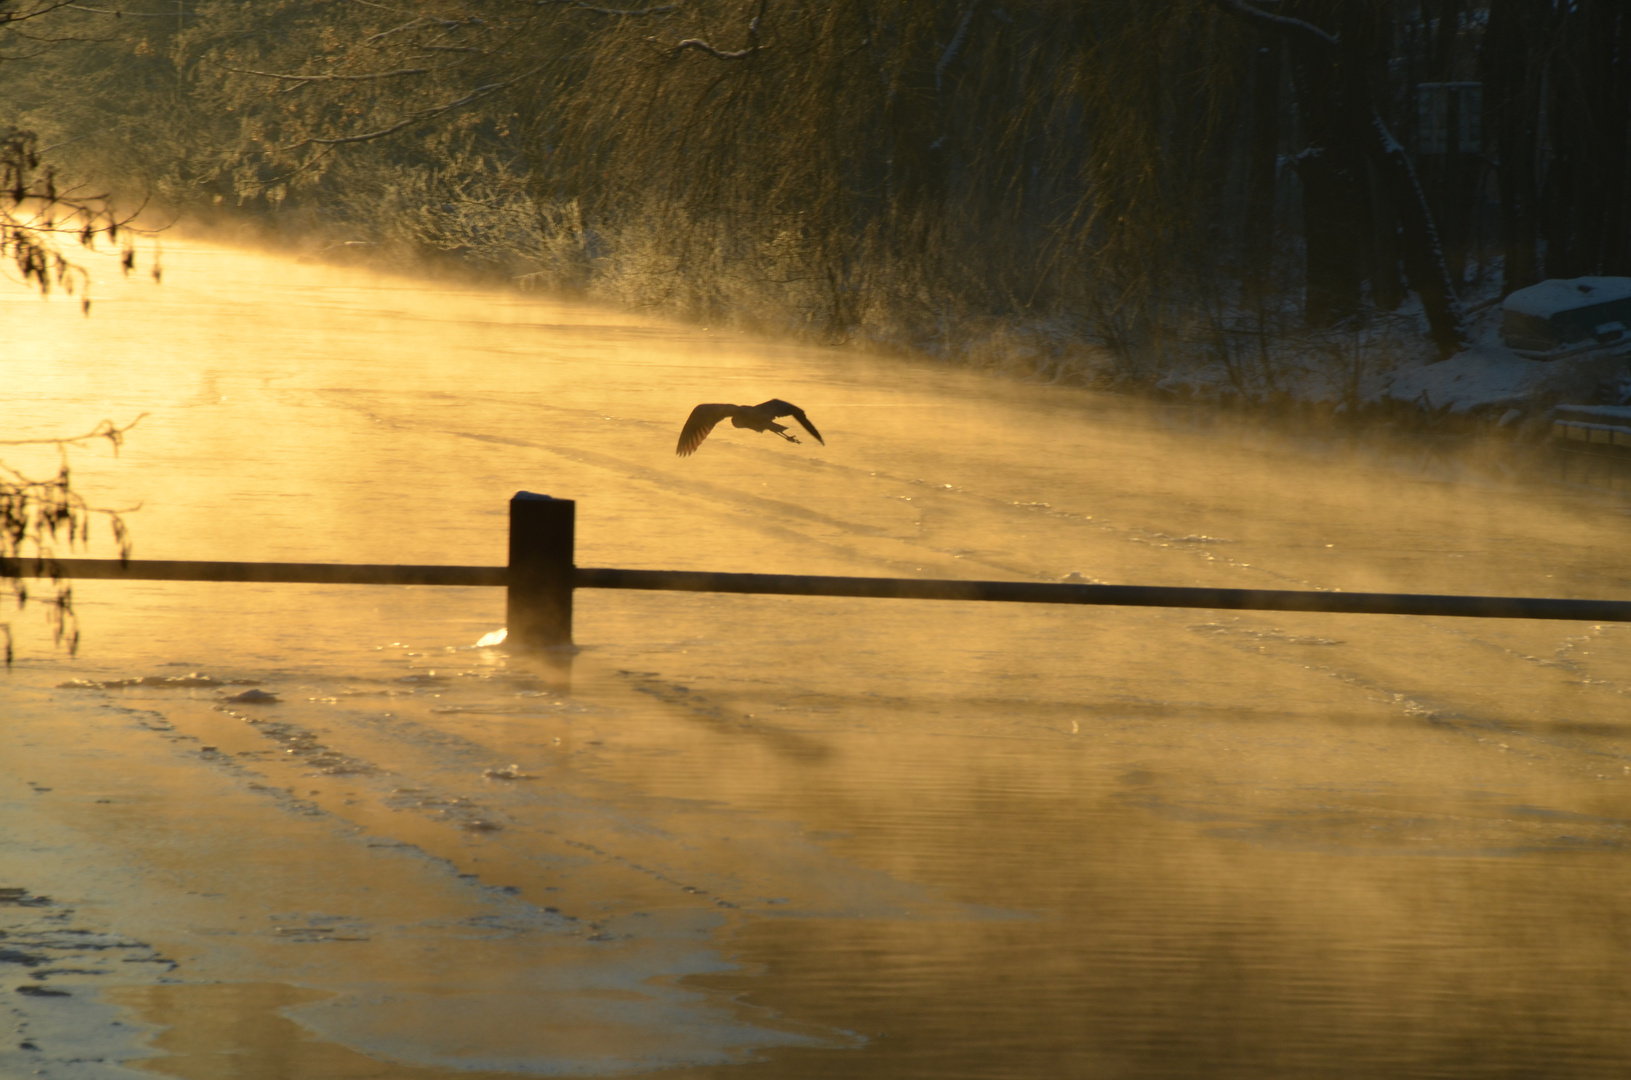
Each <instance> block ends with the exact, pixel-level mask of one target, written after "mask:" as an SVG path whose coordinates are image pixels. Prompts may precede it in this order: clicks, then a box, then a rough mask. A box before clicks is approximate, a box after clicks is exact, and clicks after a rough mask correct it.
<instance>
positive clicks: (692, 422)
mask: <svg viewBox="0 0 1631 1080" xmlns="http://www.w3.org/2000/svg"><path fill="white" fill-rule="evenodd" d="M727 416H728V417H730V419H731V426H732V427H740V428H751V429H753V430H754V431H769V432H772V433H774V434H776V435H780V436H781V437H782V438H784V439H786V440H787V441H788V442H798V438H797V437H796V436H793V435H789V434H787V425H786V424H778V423H776V418H777V417H780V416H791V417H792V418H793V419H795V420H797V421H798V422H799V425H800V426H801V427H803V428H804V430H805V431H808V432H809V433H810V434H811V435H814V436H815V440H816V442H818V443H820V444H821V445H822V446H826V445H827V440H826V439H823V438H822V437H821V432H819V431H817V430H816V429H815V425H814V424H812V423H810V418H809V417H808V416H805V415H804V410H803V409H801V408H799V407H798V406H797V405H791V404H789V403H787V402H785V401H781V400H778V399H776V398H772V399H771V400H769V401H766V402H763V403H762V404H759V405H698V406H697V407H696V408H694V409H692V410H691V415H690V416H689V417H687V418H686V421H685V427H684V428H683V429H682V430H681V431H680V442H679V445H678V446H676V447H675V448H674V453H676V454H678V455H679V456H680V457H686V456H688V455H690V454H694V453H696V449H697V447H699V446H701V445H702V440H703V439H706V438H707V437H708V432H710V431H712V430H713V429H714V425H715V424H717V423H719V422H720V421H721V420H723V419H725V418H726V417H727Z"/></svg>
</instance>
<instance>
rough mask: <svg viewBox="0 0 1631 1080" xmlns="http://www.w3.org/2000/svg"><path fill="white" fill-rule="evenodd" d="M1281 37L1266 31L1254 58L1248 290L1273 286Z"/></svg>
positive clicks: (1255, 294)
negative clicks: (1270, 282)
mask: <svg viewBox="0 0 1631 1080" xmlns="http://www.w3.org/2000/svg"><path fill="white" fill-rule="evenodd" d="M1280 50H1281V45H1280V39H1279V38H1278V37H1276V36H1274V35H1272V34H1262V35H1261V40H1260V42H1259V44H1258V47H1257V52H1256V54H1255V56H1254V57H1253V59H1252V100H1251V110H1252V111H1251V143H1250V149H1249V151H1248V152H1249V154H1250V157H1249V160H1248V162H1247V167H1246V244H1245V248H1246V294H1247V296H1248V297H1249V298H1251V300H1252V302H1253V303H1254V304H1255V303H1257V302H1259V301H1260V300H1261V299H1262V298H1263V296H1264V293H1265V292H1266V290H1267V286H1268V278H1269V273H1270V270H1271V268H1272V265H1273V259H1274V195H1275V187H1276V181H1277V179H1278V173H1279V162H1280V77H1281V75H1280Z"/></svg>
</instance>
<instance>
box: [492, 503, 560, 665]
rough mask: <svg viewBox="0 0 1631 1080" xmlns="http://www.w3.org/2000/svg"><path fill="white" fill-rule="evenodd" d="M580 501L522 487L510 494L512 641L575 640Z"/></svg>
mask: <svg viewBox="0 0 1631 1080" xmlns="http://www.w3.org/2000/svg"><path fill="white" fill-rule="evenodd" d="M576 519H577V503H575V502H573V501H572V500H571V499H552V498H550V497H549V496H548V495H534V494H533V493H532V492H530V491H518V492H516V494H515V497H514V498H513V499H511V500H510V571H509V573H510V581H509V588H508V590H507V592H508V598H507V600H506V603H505V617H504V622H505V625H506V626H507V627H508V629H509V633H508V635H507V638H506V640H507V642H508V644H509V645H510V646H511V647H519V648H535V649H536V648H550V647H553V646H560V645H571V644H572V584H573V575H574V573H575V567H574V566H573V565H572V543H573V531H574V526H575V523H576Z"/></svg>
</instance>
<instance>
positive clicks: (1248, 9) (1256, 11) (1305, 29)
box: [1213, 0, 1342, 47]
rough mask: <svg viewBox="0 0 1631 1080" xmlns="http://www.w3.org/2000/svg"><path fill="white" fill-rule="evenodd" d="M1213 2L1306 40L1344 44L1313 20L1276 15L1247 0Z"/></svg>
mask: <svg viewBox="0 0 1631 1080" xmlns="http://www.w3.org/2000/svg"><path fill="white" fill-rule="evenodd" d="M1213 3H1215V4H1217V5H1218V6H1219V7H1221V8H1223V9H1224V10H1226V11H1232V12H1234V13H1235V14H1236V15H1239V16H1241V17H1242V18H1245V19H1249V20H1250V21H1252V22H1255V23H1257V24H1258V25H1259V26H1267V27H1273V28H1274V29H1276V30H1281V31H1284V32H1285V33H1288V34H1296V35H1297V36H1299V37H1302V38H1304V39H1305V40H1311V41H1314V42H1317V43H1318V44H1319V45H1321V46H1327V47H1330V46H1337V45H1340V44H1342V41H1341V39H1340V38H1338V37H1337V36H1336V35H1335V34H1332V33H1328V32H1326V31H1324V30H1321V29H1320V28H1319V27H1317V26H1315V25H1314V24H1313V23H1311V22H1305V21H1303V20H1302V19H1293V18H1291V17H1289V16H1286V15H1274V14H1272V13H1270V12H1267V11H1264V10H1263V9H1262V8H1260V7H1256V6H1254V5H1252V4H1248V3H1246V0H1213Z"/></svg>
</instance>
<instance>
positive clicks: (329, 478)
mask: <svg viewBox="0 0 1631 1080" xmlns="http://www.w3.org/2000/svg"><path fill="white" fill-rule="evenodd" d="M98 289H99V294H98V295H99V299H98V303H97V306H96V307H95V310H94V315H93V317H92V318H90V319H88V320H87V319H84V318H82V317H81V316H80V315H79V314H78V310H77V308H76V307H74V306H73V305H72V304H71V303H66V302H55V301H54V302H50V303H46V302H42V301H40V300H38V299H35V298H32V297H28V296H27V295H25V294H22V293H20V292H18V291H16V290H13V291H12V292H11V293H9V294H7V295H5V296H4V298H3V299H4V303H5V305H6V314H7V324H8V332H9V334H10V341H9V342H8V351H7V353H6V358H5V360H4V368H3V373H4V378H5V382H6V387H7V399H8V407H9V410H10V413H11V415H10V417H9V420H10V422H11V424H12V427H11V428H9V429H8V430H10V431H12V432H14V437H22V436H26V435H31V434H39V435H56V434H67V433H72V432H77V431H80V430H85V429H89V428H90V427H91V426H93V425H94V424H95V423H96V422H97V421H99V420H101V419H103V418H104V417H109V418H112V419H115V420H118V421H127V420H129V419H132V418H134V417H135V416H136V415H137V414H139V413H146V414H147V415H146V417H145V418H144V419H143V420H142V421H141V423H140V425H139V426H138V427H137V428H136V429H135V430H134V431H133V432H132V433H131V436H130V440H129V443H128V445H127V446H126V447H125V449H124V451H123V452H122V454H121V455H120V456H119V457H117V458H114V457H112V456H111V455H109V454H108V453H107V452H106V451H104V450H100V449H94V448H93V449H87V450H79V451H76V452H75V453H74V456H73V461H74V465H75V469H76V477H77V482H78V484H79V485H80V486H81V487H82V488H83V489H84V490H85V492H86V493H87V494H88V495H89V496H91V497H92V499H93V501H94V502H97V503H99V504H101V505H105V506H133V505H136V504H140V507H141V508H140V510H138V511H136V512H134V513H132V514H130V515H129V520H130V522H131V525H132V527H133V530H134V533H135V537H136V552H135V554H136V556H137V557H139V558H174V559H251V560H277V561H335V562H402V563H463V564H472V565H499V564H502V563H503V561H504V558H505V542H506V541H505V525H506V517H505V515H506V503H507V500H508V499H509V497H510V496H511V495H512V494H513V493H514V492H515V491H517V490H521V489H527V490H532V491H540V492H546V493H549V494H553V495H556V496H561V497H570V498H574V499H576V500H577V501H578V510H577V513H578V522H579V533H578V561H579V563H580V564H582V565H590V566H628V567H663V568H672V569H707V570H730V571H756V572H793V573H816V574H859V575H903V576H913V575H923V576H936V577H974V578H1000V579H1014V580H1038V581H1047V580H1058V579H1060V578H1063V577H1066V576H1067V575H1073V574H1074V575H1080V578H1081V579H1082V580H1087V581H1103V582H1113V583H1142V584H1160V585H1215V586H1225V587H1272V588H1318V589H1338V588H1340V589H1397V590H1408V591H1424V592H1472V593H1511V594H1519V595H1555V596H1606V597H1625V596H1627V595H1628V588H1627V577H1628V571H1627V563H1626V559H1625V554H1624V552H1625V540H1626V535H1627V518H1626V505H1625V503H1624V502H1623V500H1622V499H1621V498H1619V497H1618V496H1613V495H1610V494H1605V493H1604V492H1603V491H1601V490H1596V489H1592V488H1588V487H1582V486H1571V485H1562V484H1557V483H1548V482H1546V470H1545V469H1544V468H1541V469H1537V470H1536V471H1535V475H1533V476H1531V477H1530V478H1529V479H1520V478H1518V477H1517V475H1516V474H1515V473H1511V472H1510V471H1508V472H1507V473H1503V471H1502V469H1501V468H1500V467H1497V466H1496V465H1492V464H1488V463H1485V464H1476V465H1469V464H1464V463H1460V462H1458V461H1456V460H1455V459H1453V458H1452V457H1448V456H1446V452H1445V451H1444V450H1443V449H1442V448H1438V447H1435V446H1433V445H1430V444H1420V443H1418V444H1399V445H1394V446H1388V447H1372V448H1369V449H1367V448H1365V447H1363V446H1360V445H1358V444H1352V443H1348V442H1345V441H1343V440H1341V439H1337V438H1334V437H1333V438H1332V439H1329V440H1321V439H1307V438H1305V439H1302V440H1299V441H1292V440H1289V439H1280V438H1276V437H1272V436H1269V435H1264V434H1252V433H1250V432H1249V431H1247V430H1246V429H1244V428H1242V427H1238V426H1222V427H1219V426H1211V427H1208V426H1204V425H1201V424H1199V423H1197V422H1196V420H1195V418H1193V417H1191V416H1190V415H1189V414H1188V413H1187V412H1186V411H1184V410H1177V409H1163V408H1158V407H1154V406H1150V405H1144V404H1140V403H1138V402H1135V401H1133V400H1129V399H1126V398H1120V397H1114V396H1096V395H1092V394H1088V393H1084V392H1078V391H1074V390H1069V389H1062V388H1057V387H1052V388H1049V387H1033V386H1024V385H1016V384H1013V383H1004V382H996V381H988V380H986V379H984V378H981V377H978V376H975V375H970V374H965V373H957V372H954V371H950V370H945V369H940V368H936V367H930V366H924V365H921V364H911V363H905V362H899V361H876V362H874V361H869V360H867V359H865V358H863V357H860V356H858V355H856V354H855V353H853V352H844V351H835V350H823V349H816V348H807V347H801V346H792V345H785V344H776V343H769V342H766V341H764V340H759V339H754V338H749V337H745V336H741V335H737V334H733V333H725V332H719V331H715V330H710V329H705V328H697V327H676V326H672V325H667V324H662V323H659V322H656V321H652V320H646V319H642V318H638V317H634V316H629V315H621V314H616V313H611V312H607V311H602V310H595V309H590V308H584V307H574V306H571V305H566V304H558V303H552V302H549V301H545V300H539V299H534V298H527V297H520V296H515V295H508V294H501V293H492V292H483V291H479V290H475V289H470V288H458V287H445V286H440V285H435V284H426V283H422V282H416V281H413V280H410V279H406V278H391V277H385V276H376V275H373V274H369V273H364V272H361V271H355V270H346V269H342V268H336V267H331V266H324V265H318V264H310V263H300V262H297V261H294V260H292V259H286V258H281V257H272V256H255V255H246V254H240V253H234V252H231V251H226V250H221V249H218V248H210V247H206V246H202V245H194V246H183V247H179V248H172V250H170V251H169V252H168V253H167V255H166V275H165V279H164V284H163V285H162V286H154V285H152V284H151V283H150V282H147V281H144V280H138V279H132V280H130V281H128V282H125V281H121V280H119V279H118V278H117V276H116V275H107V276H106V280H103V281H102V282H101V284H99V286H98ZM770 397H782V398H785V399H787V400H790V401H793V402H795V403H797V404H799V405H801V406H803V407H804V408H805V409H806V410H807V411H808V412H809V415H810V417H811V419H812V420H813V421H814V422H815V423H816V424H817V425H818V426H819V427H820V429H821V431H822V433H823V435H825V436H826V440H827V445H826V446H820V445H816V444H814V443H813V442H812V441H810V440H808V439H806V440H805V442H804V443H802V444H800V445H797V446H793V445H789V444H786V443H783V442H781V441H780V440H777V439H774V438H772V437H770V436H768V435H755V434H753V433H751V432H745V431H737V430H734V429H731V428H729V427H724V428H721V429H718V430H716V431H715V433H714V434H713V436H712V437H711V438H710V439H709V440H708V442H707V443H706V444H704V446H703V447H702V449H701V451H700V452H699V453H698V454H696V455H695V456H694V457H692V458H688V459H678V458H676V457H675V456H674V452H673V447H674V440H675V438H676V436H677V434H678V431H679V426H680V424H681V422H682V421H683V419H684V417H685V415H686V413H687V412H688V411H689V409H690V408H691V406H692V405H694V404H696V403H698V402H700V401H735V402H741V403H753V402H757V401H761V400H764V399H766V398H770ZM6 459H7V460H8V461H9V462H11V463H13V464H23V463H25V462H32V463H33V464H34V465H36V466H38V467H40V468H43V467H45V465H46V464H48V463H49V456H48V455H45V456H41V455H32V456H31V455H30V453H28V452H23V451H19V452H16V453H8V454H7V457H6ZM111 553H112V549H111V544H110V541H109V539H108V536H107V533H106V530H102V532H101V533H100V534H99V536H98V537H97V538H96V540H95V542H94V543H93V545H92V548H91V550H90V552H89V554H93V555H108V554H111ZM75 598H76V607H77V609H78V611H79V613H80V616H81V619H82V623H83V631H84V643H83V645H82V647H81V650H80V653H79V655H78V657H77V658H70V657H68V656H67V655H66V654H64V653H62V652H60V651H53V649H52V648H51V645H50V641H49V637H48V636H47V635H46V634H45V632H44V630H43V627H42V624H41V623H40V622H39V621H38V620H33V621H29V620H28V619H26V618H25V619H24V620H22V621H20V622H18V623H17V625H18V628H19V629H20V630H21V631H22V640H21V642H20V658H19V662H18V664H17V665H16V667H15V668H14V670H13V671H12V672H10V673H9V674H7V675H5V676H3V677H0V678H3V681H0V702H3V703H4V713H5V716H6V721H5V731H4V732H3V734H0V738H4V739H5V740H6V743H7V748H6V750H5V755H6V758H7V760H6V761H4V762H0V810H4V811H5V812H6V813H7V814H9V815H11V816H12V818H13V820H18V821H26V822H28V823H29V824H28V829H29V835H28V837H27V838H26V839H24V838H20V837H18V836H16V835H13V836H12V837H11V839H10V840H9V841H7V842H6V843H4V844H0V877H4V878H6V879H7V880H0V885H5V884H11V883H13V881H14V882H15V884H16V885H19V886H27V887H29V888H31V889H35V890H39V891H42V892H43V891H47V890H49V891H51V893H52V895H53V896H56V897H57V898H58V899H59V900H64V901H65V902H66V901H68V900H71V901H72V902H73V903H74V905H75V910H76V911H77V913H78V914H77V915H76V918H79V919H82V920H88V921H89V922H91V923H95V925H98V926H102V927H105V928H107V929H108V931H109V932H114V933H118V934H122V935H126V936H127V937H128V938H129V939H131V940H139V941H141V942H143V943H145V944H146V945H148V946H150V947H151V948H152V949H153V950H155V953H156V954H157V955H161V956H162V957H164V958H166V959H167V960H168V961H170V962H173V964H174V967H173V969H168V968H167V969H165V970H164V971H159V972H154V971H148V970H143V971H140V972H133V973H131V974H129V975H126V976H120V975H118V974H117V973H116V974H114V975H98V976H91V975H85V976H82V977H80V979H79V981H78V982H75V981H74V979H73V978H71V977H68V976H64V977H63V978H62V979H61V980H59V982H60V985H63V986H64V987H69V988H72V989H74V990H75V991H76V992H77V993H79V994H80V995H81V996H86V995H93V994H96V993H97V992H98V990H97V988H99V987H100V988H101V990H100V993H101V1000H102V1001H103V1002H105V1003H109V1004H117V1005H118V1006H120V1007H122V1008H123V1009H124V1010H125V1011H124V1012H123V1013H115V1012H113V1011H109V1012H108V1013H107V1017H114V1016H121V1015H122V1016H123V1017H124V1019H125V1021H126V1023H128V1024H131V1025H133V1026H132V1028H131V1030H132V1032H133V1034H132V1035H131V1036H130V1039H129V1040H128V1041H129V1043H130V1045H131V1046H132V1047H136V1046H137V1045H138V1044H139V1045H141V1046H145V1047H146V1050H145V1051H144V1052H145V1053H148V1054H150V1055H156V1056H148V1057H146V1058H144V1059H142V1060H141V1061H140V1062H133V1063H132V1067H140V1068H142V1069H146V1070H151V1071H153V1072H156V1073H159V1074H163V1075H173V1076H183V1077H222V1076H233V1077H256V1078H274V1077H296V1076H298V1077H302V1078H326V1077H353V1076H382V1077H383V1076H390V1077H420V1076H424V1077H432V1076H452V1075H463V1076H469V1075H472V1073H471V1072H469V1071H468V1070H478V1072H477V1073H476V1075H483V1073H481V1072H480V1071H481V1070H485V1072H486V1074H492V1075H500V1074H516V1073H519V1074H539V1075H557V1074H565V1075H577V1074H593V1075H622V1074H629V1073H635V1072H643V1071H649V1070H658V1074H659V1075H673V1076H685V1077H701V1076H708V1077H723V1076H742V1077H751V1076H763V1077H801V1076H807V1077H827V1076H851V1077H879V1078H883V1077H889V1078H898V1077H946V1076H977V1077H1032V1076H1034V1077H1061V1076H1082V1077H1087V1076H1094V1077H1099V1076H1104V1077H1115V1076H1126V1077H1135V1076H1136V1077H1192V1076H1209V1077H1233V1076H1240V1077H1246V1076H1250V1077H1306V1076H1314V1075H1319V1076H1355V1077H1363V1076H1383V1075H1386V1076H1435V1077H1439V1076H1443V1077H1482V1076H1516V1075H1546V1076H1605V1077H1607V1076H1620V1075H1624V1074H1625V1072H1626V1070H1627V1068H1631V1039H1628V1038H1627V1036H1628V1034H1631V994H1628V991H1631V974H1628V970H1627V965H1626V963H1625V958H1626V956H1627V949H1626V946H1627V936H1628V934H1631V860H1628V853H1627V847H1626V844H1627V834H1626V824H1627V821H1628V820H1631V753H1628V744H1627V740H1626V724H1627V720H1626V709H1625V702H1626V694H1627V692H1628V691H1631V655H1628V646H1631V631H1628V629H1627V628H1626V627H1623V626H1614V625H1591V624H1579V625H1576V624H1567V623H1554V624H1544V623H1527V622H1504V623H1494V622H1491V623H1483V622H1475V621H1458V620H1447V619H1444V620H1434V619H1418V618H1388V617H1361V616H1305V615H1270V614H1263V615H1256V614H1229V613H1218V612H1208V611H1180V610H1163V611H1146V610H1138V609H1119V610H1116V609H1103V610H1093V609H1080V608H1059V609H1049V608H1038V607H1033V606H1028V605H1012V606H1008V605H996V604H991V605H972V604H969V605H965V604H936V603H929V602H894V601H866V600H838V599H791V598H773V597H744V596H710V595H680V594H655V593H634V592H617V593H614V592H594V591H583V592H580V593H579V594H578V597H577V605H578V611H577V626H576V636H577V640H578V643H579V644H580V646H581V647H582V652H581V653H580V654H579V655H578V656H577V657H576V659H575V662H574V669H573V672H572V687H571V690H570V692H561V691H560V690H559V689H558V688H556V687H555V686H554V685H553V684H552V683H551V682H550V679H549V677H548V672H547V671H546V670H545V669H544V668H542V667H540V666H539V665H538V664H537V662H536V661H533V660H529V659H527V658H525V657H517V656H510V655H507V654H506V653H505V652H504V651H503V650H502V649H498V648H490V647H477V645H476V642H477V641H478V640H479V639H481V638H482V636H483V635H485V634H487V633H489V632H491V631H493V630H496V629H498V628H499V627H500V626H501V625H502V622H503V596H502V593H501V591H499V590H479V589H468V590H465V589H445V588H443V589H436V588H369V587H358V586H345V587H332V588H328V587H307V586H242V585H225V584H222V585H210V584H187V585H182V584H162V583H147V584H116V583H103V582H84V583H81V584H79V585H78V586H77V587H76V589H75ZM165 679H169V680H171V681H170V682H168V683H165V682H164V681H163V680H165ZM250 686H254V687H258V688H259V689H261V690H263V691H265V692H267V693H272V694H275V695H276V696H277V697H278V699H279V700H278V702H276V703H273V704H263V705H253V704H239V703H234V702H227V701H224V700H223V699H224V698H226V697H227V696H228V695H231V694H236V693H238V692H240V691H242V690H243V689H245V688H246V687H250ZM25 877H26V878H27V880H24V878H25ZM159 976H162V979H163V980H167V981H160V979H159ZM56 984H57V983H53V985H56ZM98 1022H99V1023H104V1022H107V1019H106V1018H104V1019H103V1020H101V1021H98ZM137 1022H140V1024H145V1025H149V1026H147V1027H139V1026H134V1025H137ZM133 1052H134V1051H133ZM8 1054H10V1055H11V1056H9V1057H8V1056H7V1055H8ZM24 1060H25V1058H24V1057H23V1056H21V1055H20V1054H18V1053H14V1052H12V1051H9V1050H0V1063H5V1062H16V1063H21V1062H23V1061H24ZM110 1068H111V1067H110ZM85 1075H90V1073H86V1074H85ZM96 1075H98V1076H101V1075H103V1074H102V1073H97V1074H96ZM107 1075H115V1074H114V1073H113V1072H111V1071H110V1072H108V1073H107ZM120 1075H122V1074H120Z"/></svg>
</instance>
